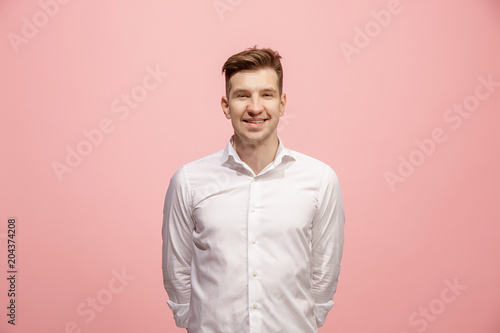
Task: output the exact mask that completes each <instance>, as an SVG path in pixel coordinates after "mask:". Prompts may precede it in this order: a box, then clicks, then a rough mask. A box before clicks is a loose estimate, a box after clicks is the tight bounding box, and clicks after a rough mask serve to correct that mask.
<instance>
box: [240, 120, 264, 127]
mask: <svg viewBox="0 0 500 333" xmlns="http://www.w3.org/2000/svg"><path fill="white" fill-rule="evenodd" d="M250 121H262V122H261V123H257V124H255V123H250ZM266 121H267V119H244V120H243V122H245V123H246V124H247V125H248V126H250V127H261V126H262V125H264V124H265V123H266Z"/></svg>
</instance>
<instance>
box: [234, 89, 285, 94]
mask: <svg viewBox="0 0 500 333" xmlns="http://www.w3.org/2000/svg"><path fill="white" fill-rule="evenodd" d="M245 92H248V89H241V88H239V89H236V90H235V91H233V93H232V95H236V94H239V93H245ZM259 92H274V93H277V92H278V91H277V90H276V89H274V88H264V89H261V90H259Z"/></svg>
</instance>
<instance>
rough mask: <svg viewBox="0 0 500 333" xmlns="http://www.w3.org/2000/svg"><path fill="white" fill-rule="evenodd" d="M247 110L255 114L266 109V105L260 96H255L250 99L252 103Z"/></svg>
mask: <svg viewBox="0 0 500 333" xmlns="http://www.w3.org/2000/svg"><path fill="white" fill-rule="evenodd" d="M247 111H248V113H253V114H257V113H261V112H262V111H264V106H263V104H262V101H261V100H260V98H259V97H256V96H253V97H252V98H251V99H250V104H249V105H248V106H247Z"/></svg>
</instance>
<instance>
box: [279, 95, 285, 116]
mask: <svg viewBox="0 0 500 333" xmlns="http://www.w3.org/2000/svg"><path fill="white" fill-rule="evenodd" d="M285 107H286V94H281V101H280V117H281V116H282V115H284V114H285Z"/></svg>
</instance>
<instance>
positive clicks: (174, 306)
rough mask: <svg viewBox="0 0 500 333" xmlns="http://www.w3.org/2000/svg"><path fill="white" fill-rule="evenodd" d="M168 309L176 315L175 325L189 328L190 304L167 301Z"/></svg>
mask: <svg viewBox="0 0 500 333" xmlns="http://www.w3.org/2000/svg"><path fill="white" fill-rule="evenodd" d="M167 304H168V307H169V308H170V310H172V312H173V313H174V319H175V325H176V326H177V327H181V328H187V327H188V319H189V303H187V304H178V303H174V302H172V301H170V300H168V301H167Z"/></svg>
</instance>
